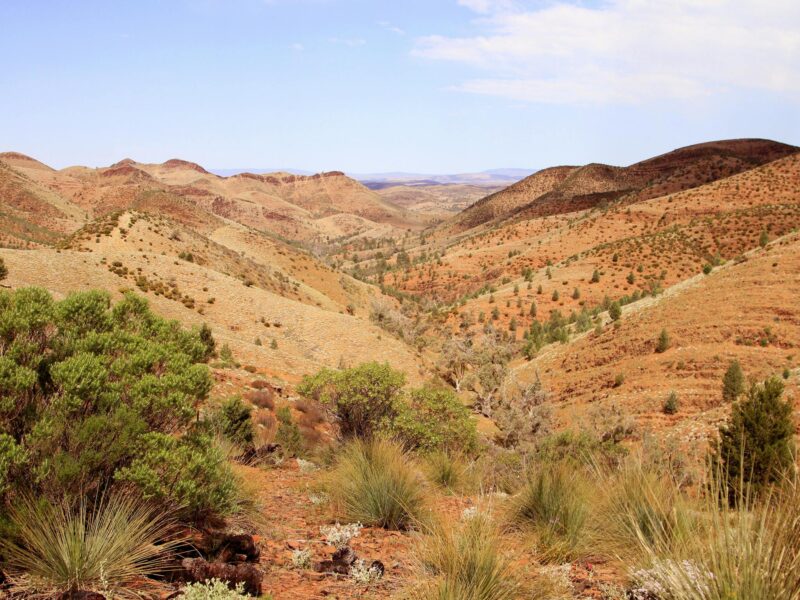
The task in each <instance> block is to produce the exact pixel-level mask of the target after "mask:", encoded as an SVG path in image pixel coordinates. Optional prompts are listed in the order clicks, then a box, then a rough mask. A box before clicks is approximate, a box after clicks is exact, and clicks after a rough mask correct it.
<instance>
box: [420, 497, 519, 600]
mask: <svg viewBox="0 0 800 600" xmlns="http://www.w3.org/2000/svg"><path fill="white" fill-rule="evenodd" d="M426 533H427V535H426V536H425V537H424V538H423V539H422V541H421V544H420V547H419V549H418V552H417V556H418V561H419V563H420V569H419V570H420V571H421V572H423V573H425V574H426V575H427V576H428V577H430V576H432V577H433V580H432V581H430V582H428V583H427V584H424V585H423V587H422V589H421V590H420V591H419V592H418V593H417V594H416V595H415V597H416V598H419V599H420V600H422V599H423V598H424V599H434V598H436V599H438V600H512V599H514V598H518V597H519V593H520V591H521V590H520V587H521V586H520V584H519V581H518V580H517V579H516V577H515V575H514V567H513V565H512V563H511V561H510V560H509V558H508V557H506V555H505V554H504V553H503V551H502V546H501V544H502V542H501V540H500V537H499V535H498V534H497V531H496V529H495V527H494V525H493V524H492V522H491V521H490V520H489V518H488V516H486V515H485V514H482V513H478V514H476V515H474V516H472V517H470V518H467V519H463V520H462V521H461V522H460V523H458V524H455V523H452V522H448V521H441V522H438V523H436V524H434V525H433V526H431V527H430V528H429V529H428V531H427V532H426Z"/></svg>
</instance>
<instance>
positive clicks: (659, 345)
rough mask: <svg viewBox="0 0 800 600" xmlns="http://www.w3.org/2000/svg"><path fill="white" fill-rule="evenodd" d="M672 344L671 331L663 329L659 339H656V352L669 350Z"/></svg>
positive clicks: (660, 352)
mask: <svg viewBox="0 0 800 600" xmlns="http://www.w3.org/2000/svg"><path fill="white" fill-rule="evenodd" d="M670 344H671V342H670V339H669V333H668V332H667V330H666V329H662V330H661V333H660V334H659V335H658V341H656V352H658V353H659V354H662V353H664V352H666V351H667V350H669V347H670Z"/></svg>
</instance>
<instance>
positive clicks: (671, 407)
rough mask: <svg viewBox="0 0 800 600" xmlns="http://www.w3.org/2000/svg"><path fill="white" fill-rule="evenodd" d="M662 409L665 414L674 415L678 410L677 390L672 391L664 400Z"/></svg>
mask: <svg viewBox="0 0 800 600" xmlns="http://www.w3.org/2000/svg"><path fill="white" fill-rule="evenodd" d="M661 411H662V412H663V413H664V414H665V415H674V414H676V413H677V412H678V394H676V393H675V392H670V393H669V396H667V399H666V400H664V405H663V406H662V407H661Z"/></svg>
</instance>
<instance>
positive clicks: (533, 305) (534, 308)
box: [528, 302, 536, 319]
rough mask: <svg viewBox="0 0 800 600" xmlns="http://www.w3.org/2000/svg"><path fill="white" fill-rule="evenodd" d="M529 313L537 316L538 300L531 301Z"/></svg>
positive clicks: (534, 316)
mask: <svg viewBox="0 0 800 600" xmlns="http://www.w3.org/2000/svg"><path fill="white" fill-rule="evenodd" d="M528 314H529V315H530V316H531V317H533V318H534V319H535V318H536V302H531V309H530V310H529V311H528Z"/></svg>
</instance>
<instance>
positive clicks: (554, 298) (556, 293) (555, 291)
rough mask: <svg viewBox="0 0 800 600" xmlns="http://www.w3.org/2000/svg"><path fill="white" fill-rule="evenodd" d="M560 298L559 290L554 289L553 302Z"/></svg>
mask: <svg viewBox="0 0 800 600" xmlns="http://www.w3.org/2000/svg"><path fill="white" fill-rule="evenodd" d="M558 298H559V296H558V290H553V296H552V300H553V302H558Z"/></svg>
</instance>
